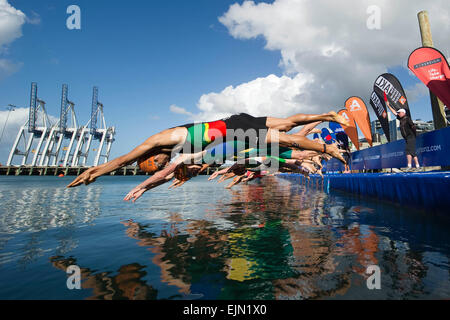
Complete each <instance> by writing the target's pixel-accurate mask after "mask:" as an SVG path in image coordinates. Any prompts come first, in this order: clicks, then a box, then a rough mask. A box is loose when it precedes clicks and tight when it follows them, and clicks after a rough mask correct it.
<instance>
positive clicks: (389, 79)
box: [373, 73, 411, 133]
mask: <svg viewBox="0 0 450 320" xmlns="http://www.w3.org/2000/svg"><path fill="white" fill-rule="evenodd" d="M373 91H374V92H375V93H376V94H377V96H378V98H379V99H380V100H381V103H382V104H383V105H384V107H385V110H387V108H386V105H385V102H384V94H386V97H387V99H388V101H389V104H390V106H391V107H392V108H394V109H395V110H398V109H405V111H406V114H407V115H408V117H410V118H411V112H410V111H409V106H408V100H407V99H406V94H405V91H404V90H403V87H402V85H401V83H400V81H399V80H398V79H397V78H396V77H395V76H394V75H393V74H391V73H383V74H382V75H381V76H378V78H377V79H376V80H375V83H374V84H373ZM385 133H386V132H385Z"/></svg>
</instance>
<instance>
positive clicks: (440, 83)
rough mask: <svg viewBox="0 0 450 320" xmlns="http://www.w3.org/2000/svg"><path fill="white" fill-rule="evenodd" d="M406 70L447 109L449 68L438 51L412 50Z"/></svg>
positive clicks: (427, 48)
mask: <svg viewBox="0 0 450 320" xmlns="http://www.w3.org/2000/svg"><path fill="white" fill-rule="evenodd" d="M408 68H409V69H410V70H411V71H412V72H413V73H414V74H415V75H416V76H417V78H419V79H420V80H421V81H422V82H423V83H424V84H425V85H426V86H427V87H428V88H429V89H430V90H431V92H433V93H434V94H435V95H436V96H437V97H438V98H439V99H440V100H441V101H442V102H443V103H444V104H445V105H446V106H447V107H449V106H450V67H449V65H448V62H447V60H446V59H445V57H444V55H443V54H442V53H441V52H440V51H439V50H436V49H434V48H429V47H421V48H418V49H416V50H414V51H413V52H412V53H411V54H410V55H409V58H408Z"/></svg>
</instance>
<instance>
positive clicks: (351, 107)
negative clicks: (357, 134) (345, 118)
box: [345, 97, 372, 146]
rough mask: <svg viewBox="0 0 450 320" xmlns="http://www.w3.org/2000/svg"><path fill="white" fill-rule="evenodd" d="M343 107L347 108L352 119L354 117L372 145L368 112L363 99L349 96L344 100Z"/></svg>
mask: <svg viewBox="0 0 450 320" xmlns="http://www.w3.org/2000/svg"><path fill="white" fill-rule="evenodd" d="M345 109H347V111H348V112H349V113H350V114H351V115H352V117H353V119H355V122H356V124H357V125H358V127H359V129H360V130H361V132H362V133H363V135H364V137H365V138H366V140H367V142H368V143H369V145H370V146H372V131H371V130H370V118H369V112H368V111H367V107H366V104H365V103H364V101H362V99H361V98H359V97H350V98H348V99H347V101H345ZM352 141H353V140H352Z"/></svg>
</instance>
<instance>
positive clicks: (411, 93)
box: [405, 82, 429, 104]
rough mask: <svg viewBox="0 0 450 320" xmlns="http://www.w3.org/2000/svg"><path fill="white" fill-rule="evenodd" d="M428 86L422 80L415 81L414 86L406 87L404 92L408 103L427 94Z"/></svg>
mask: <svg viewBox="0 0 450 320" xmlns="http://www.w3.org/2000/svg"><path fill="white" fill-rule="evenodd" d="M428 92H429V90H428V88H427V86H425V85H424V84H423V83H422V82H419V83H416V85H415V86H413V87H410V88H406V89H405V93H406V97H407V98H408V102H409V103H408V104H411V103H412V102H414V101H417V100H419V99H420V98H421V97H423V96H425V95H428Z"/></svg>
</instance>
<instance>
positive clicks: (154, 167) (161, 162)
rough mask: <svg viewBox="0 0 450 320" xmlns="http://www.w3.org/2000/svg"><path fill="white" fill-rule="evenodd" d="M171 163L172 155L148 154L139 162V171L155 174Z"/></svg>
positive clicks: (162, 153) (161, 153)
mask: <svg viewBox="0 0 450 320" xmlns="http://www.w3.org/2000/svg"><path fill="white" fill-rule="evenodd" d="M169 161H170V155H169V154H167V153H164V152H159V153H150V154H149V153H147V154H145V155H143V156H142V157H140V158H139V159H138V161H137V163H138V166H139V169H141V170H142V171H144V172H148V173H154V172H156V171H159V170H161V169H162V168H164V167H165V166H166V164H167V163H169Z"/></svg>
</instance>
